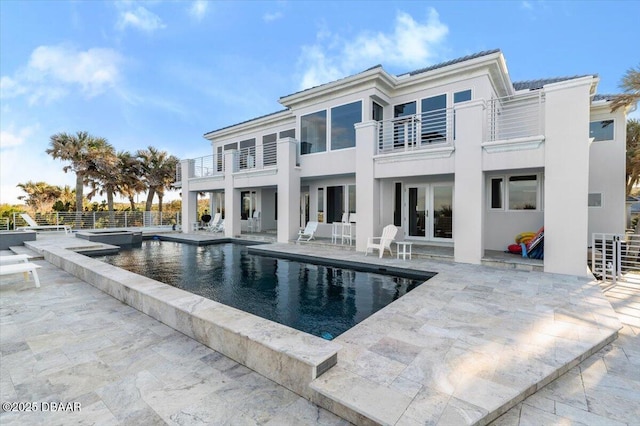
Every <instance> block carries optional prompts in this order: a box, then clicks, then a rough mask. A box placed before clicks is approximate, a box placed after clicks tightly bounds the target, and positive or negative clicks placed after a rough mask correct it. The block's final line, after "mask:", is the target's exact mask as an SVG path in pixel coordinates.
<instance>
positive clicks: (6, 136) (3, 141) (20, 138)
mask: <svg viewBox="0 0 640 426" xmlns="http://www.w3.org/2000/svg"><path fill="white" fill-rule="evenodd" d="M35 127H37V126H35ZM33 132H34V128H30V127H24V128H22V129H20V130H18V131H15V130H14V128H13V126H10V127H9V129H8V130H5V129H2V130H0V149H6V148H13V147H17V146H20V145H23V144H24V142H25V139H27V138H28V137H29V136H31V135H32V134H33Z"/></svg>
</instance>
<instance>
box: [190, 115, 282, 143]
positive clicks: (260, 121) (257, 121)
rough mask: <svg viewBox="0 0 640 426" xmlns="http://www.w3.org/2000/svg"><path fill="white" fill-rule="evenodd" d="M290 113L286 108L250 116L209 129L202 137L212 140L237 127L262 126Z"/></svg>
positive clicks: (236, 129) (231, 131) (237, 128)
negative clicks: (247, 118)
mask: <svg viewBox="0 0 640 426" xmlns="http://www.w3.org/2000/svg"><path fill="white" fill-rule="evenodd" d="M290 113H291V110H290V109H288V108H287V109H283V110H280V111H276V112H272V113H269V114H265V115H261V116H260V117H256V118H251V119H249V120H245V121H241V122H240V123H235V124H231V125H229V126H225V127H221V128H219V129H216V130H211V131H210V132H207V133H205V134H204V135H203V137H204V138H205V139H207V140H210V141H213V139H214V138H217V137H220V136H224V135H225V134H231V133H233V132H236V131H238V130H239V128H242V129H243V130H246V129H247V128H251V127H255V126H263V125H264V124H266V123H269V122H277V121H284V120H286V119H287V118H291V115H290Z"/></svg>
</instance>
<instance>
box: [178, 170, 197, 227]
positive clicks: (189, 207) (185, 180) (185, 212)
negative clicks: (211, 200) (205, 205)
mask: <svg viewBox="0 0 640 426" xmlns="http://www.w3.org/2000/svg"><path fill="white" fill-rule="evenodd" d="M180 167H181V168H182V232H183V233H185V234H188V233H190V232H192V229H193V223H194V222H196V221H197V220H198V219H197V218H196V215H197V214H198V193H197V192H196V191H190V190H189V177H191V176H193V160H189V159H187V160H181V161H180Z"/></svg>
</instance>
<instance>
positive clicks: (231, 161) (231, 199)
mask: <svg viewBox="0 0 640 426" xmlns="http://www.w3.org/2000/svg"><path fill="white" fill-rule="evenodd" d="M237 155H238V151H237V150H235V149H234V150H228V151H225V153H224V236H225V237H229V238H233V237H237V236H239V235H240V232H241V229H240V224H241V222H240V220H241V218H240V190H239V189H236V188H235V185H234V181H233V172H234V170H235V169H234V167H235V159H236V156H237Z"/></svg>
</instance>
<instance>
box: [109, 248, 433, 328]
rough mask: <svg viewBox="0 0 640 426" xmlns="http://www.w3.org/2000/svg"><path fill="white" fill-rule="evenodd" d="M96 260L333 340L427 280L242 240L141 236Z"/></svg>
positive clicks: (426, 277)
mask: <svg viewBox="0 0 640 426" xmlns="http://www.w3.org/2000/svg"><path fill="white" fill-rule="evenodd" d="M98 259H100V260H102V261H104V262H107V263H110V264H112V265H115V266H118V267H120V268H123V269H126V270H129V271H131V272H135V273H137V274H140V275H144V276H146V277H149V278H153V279H155V280H158V281H161V282H163V283H166V284H170V285H173V286H175V287H178V288H181V289H184V290H186V291H189V292H191V293H194V294H198V295H200V296H203V297H206V298H208V299H211V300H215V301H217V302H220V303H224V304H225V305H229V306H233V307H235V308H237V309H241V310H243V311H245V312H250V313H252V314H255V315H258V316H261V317H263V318H266V319H269V320H271V321H276V322H279V323H281V324H285V325H288V326H290V327H293V328H295V329H298V330H301V331H304V332H306V333H310V334H314V335H316V336H320V337H324V338H326V339H331V338H333V337H336V336H338V335H339V334H341V333H343V332H344V331H346V330H348V329H349V328H351V327H353V326H354V325H356V324H357V323H359V322H360V321H362V320H364V319H365V318H367V317H368V316H370V315H371V314H373V313H374V312H376V311H378V310H379V309H381V308H383V307H384V306H386V305H388V304H389V303H391V302H393V301H394V300H396V299H398V298H399V297H401V296H403V295H404V294H405V293H407V292H409V291H411V290H412V289H414V288H415V287H417V286H418V285H420V284H422V282H424V280H426V279H428V278H429V276H428V274H425V275H426V276H425V279H424V280H412V279H408V278H400V277H394V276H389V275H381V274H375V273H370V272H361V271H355V270H351V269H343V268H335V267H328V266H321V265H315V264H311V263H300V262H295V261H291V260H286V259H278V258H274V257H268V256H261V255H255V254H249V253H248V252H247V247H246V246H243V245H238V244H230V243H229V244H215V245H208V246H194V245H189V244H180V243H175V242H169V241H159V240H148V241H143V243H142V246H141V247H139V248H130V249H124V250H121V252H120V253H119V254H117V255H108V256H100V257H98Z"/></svg>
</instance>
